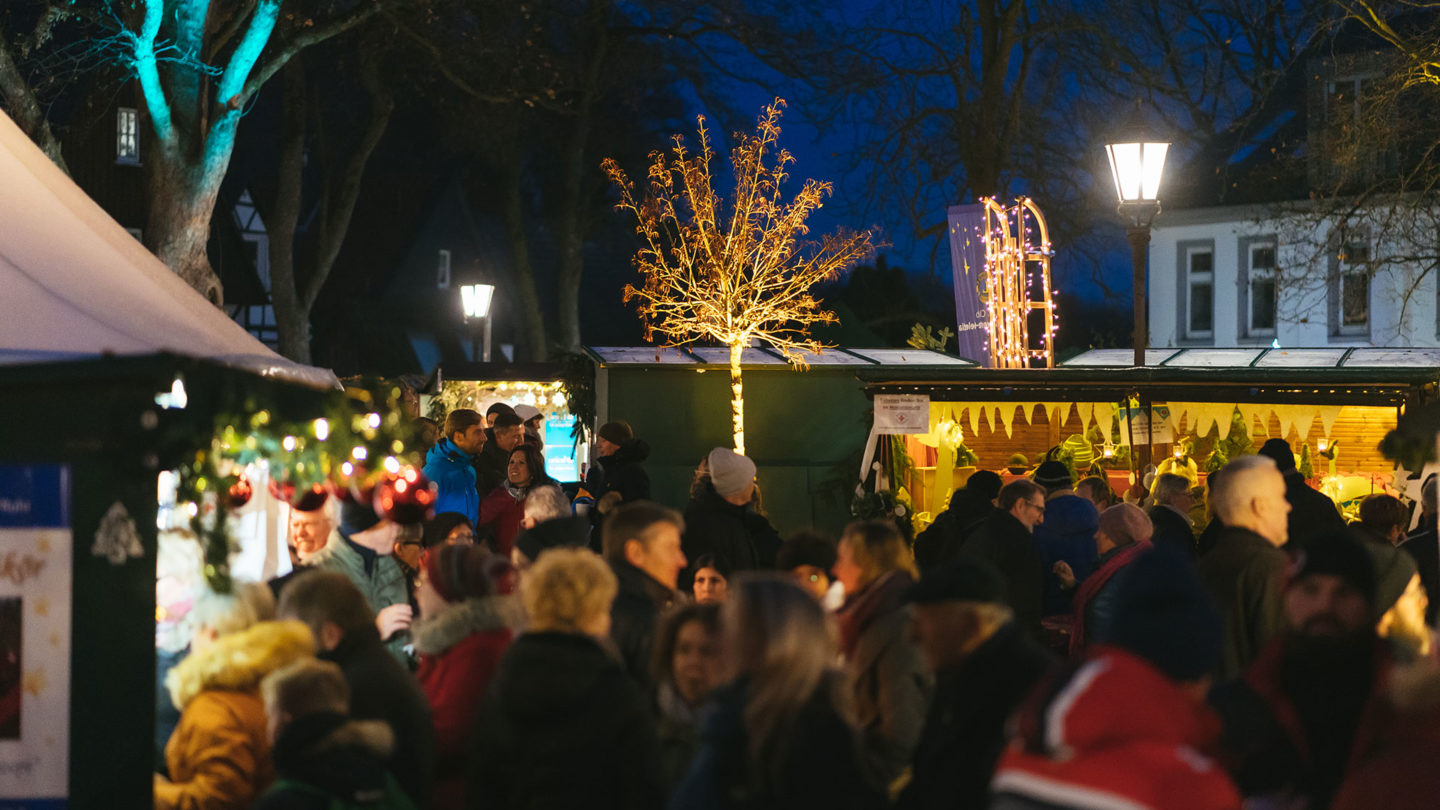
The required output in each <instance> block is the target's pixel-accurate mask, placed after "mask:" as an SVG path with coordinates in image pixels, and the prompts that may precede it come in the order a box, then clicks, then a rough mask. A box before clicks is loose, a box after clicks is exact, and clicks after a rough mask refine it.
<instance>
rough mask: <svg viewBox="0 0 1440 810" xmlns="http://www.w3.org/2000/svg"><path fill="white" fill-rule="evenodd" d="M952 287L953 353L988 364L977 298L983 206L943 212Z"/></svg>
mask: <svg viewBox="0 0 1440 810" xmlns="http://www.w3.org/2000/svg"><path fill="white" fill-rule="evenodd" d="M947 213H948V216H947V219H948V220H949V235H950V265H951V268H952V272H953V274H954V275H953V277H954V282H955V284H954V286H955V324H956V334H955V341H956V347H955V353H956V354H958V355H960V356H961V357H964V358H966V359H967V360H974V361H975V362H977V363H979V364H980V365H982V366H989V365H990V343H989V341H990V331H989V328H990V316H989V314H988V313H987V311H986V308H985V304H984V302H982V301H981V300H980V288H981V286H982V285H983V284H984V277H985V206H983V205H981V204H979V203H976V204H974V205H952V206H951V207H950V210H949V211H948V212H947Z"/></svg>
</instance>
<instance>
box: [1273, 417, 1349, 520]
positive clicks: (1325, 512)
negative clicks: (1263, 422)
mask: <svg viewBox="0 0 1440 810" xmlns="http://www.w3.org/2000/svg"><path fill="white" fill-rule="evenodd" d="M1259 455H1262V456H1266V457H1268V458H1271V459H1274V461H1275V466H1277V467H1279V468H1280V474H1281V475H1283V476H1284V477H1285V500H1287V501H1289V502H1290V523H1289V536H1290V539H1291V540H1302V541H1303V540H1309V539H1310V538H1312V537H1318V536H1319V535H1321V534H1324V533H1325V532H1330V531H1337V530H1339V529H1344V528H1345V519H1344V518H1342V517H1341V516H1340V509H1339V507H1337V506H1336V505H1335V502H1334V501H1332V500H1330V498H1329V496H1327V495H1325V494H1324V493H1322V492H1320V491H1318V490H1316V489H1315V488H1313V487H1311V486H1310V485H1309V484H1307V483H1305V476H1303V475H1301V474H1300V471H1299V470H1297V469H1296V468H1295V453H1294V452H1293V451H1292V450H1291V449H1290V443H1289V442H1287V441H1285V440H1284V439H1269V440H1267V441H1266V442H1265V443H1264V444H1262V445H1260V450H1259Z"/></svg>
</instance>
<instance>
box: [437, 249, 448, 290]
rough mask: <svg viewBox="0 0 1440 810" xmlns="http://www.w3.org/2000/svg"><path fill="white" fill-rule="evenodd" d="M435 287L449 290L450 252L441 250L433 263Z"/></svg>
mask: <svg viewBox="0 0 1440 810" xmlns="http://www.w3.org/2000/svg"><path fill="white" fill-rule="evenodd" d="M435 286H436V287H438V288H440V289H442V290H446V289H449V288H450V251H448V250H441V251H440V255H439V257H438V258H437V259H436V261H435Z"/></svg>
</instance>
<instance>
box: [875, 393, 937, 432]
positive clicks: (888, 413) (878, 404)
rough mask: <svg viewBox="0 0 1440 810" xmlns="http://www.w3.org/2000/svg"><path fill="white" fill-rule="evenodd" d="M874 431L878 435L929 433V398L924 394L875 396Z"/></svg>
mask: <svg viewBox="0 0 1440 810" xmlns="http://www.w3.org/2000/svg"><path fill="white" fill-rule="evenodd" d="M875 430H876V431H877V432H879V433H891V434H894V433H929V432H930V397H929V396H928V395H925V394H876V395H875Z"/></svg>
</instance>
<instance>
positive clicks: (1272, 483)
mask: <svg viewBox="0 0 1440 810" xmlns="http://www.w3.org/2000/svg"><path fill="white" fill-rule="evenodd" d="M1223 473H1224V474H1223V476H1222V477H1221V478H1220V480H1219V482H1218V483H1216V484H1215V486H1214V487H1213V489H1212V491H1211V493H1210V497H1211V499H1212V506H1213V508H1214V510H1215V515H1216V516H1217V517H1218V518H1219V519H1220V522H1221V523H1222V524H1224V528H1223V529H1221V530H1220V531H1219V533H1218V534H1217V535H1216V537H1215V548H1214V549H1212V550H1211V551H1210V552H1209V553H1208V554H1206V555H1205V556H1203V557H1201V558H1200V560H1199V562H1198V563H1197V564H1196V570H1197V572H1198V573H1199V574H1200V581H1201V582H1202V583H1203V584H1204V585H1205V589H1206V590H1207V591H1209V592H1210V595H1211V596H1213V597H1214V598H1215V604H1216V605H1217V606H1218V607H1219V608H1220V617H1221V620H1222V622H1223V625H1224V628H1225V643H1224V646H1223V649H1222V651H1221V656H1220V666H1219V669H1218V670H1217V671H1216V677H1217V679H1220V680H1224V679H1228V678H1233V677H1235V676H1236V675H1239V674H1240V672H1241V671H1242V670H1243V669H1244V668H1245V667H1246V666H1248V665H1249V664H1250V663H1251V662H1252V661H1254V660H1255V657H1256V656H1257V655H1258V654H1259V653H1260V650H1261V649H1262V648H1263V647H1264V646H1265V644H1266V643H1267V642H1268V641H1269V640H1270V639H1271V638H1273V637H1274V636H1275V635H1276V634H1278V633H1279V632H1280V631H1281V630H1282V629H1283V627H1284V617H1283V616H1282V614H1281V596H1282V592H1283V590H1284V586H1285V570H1286V567H1287V564H1288V560H1287V558H1286V556H1285V554H1284V552H1282V551H1280V546H1283V545H1285V541H1286V538H1287V537H1288V516H1289V513H1290V503H1289V501H1287V500H1286V499H1285V479H1284V477H1283V476H1281V474H1280V469H1279V468H1278V467H1277V466H1276V465H1275V462H1274V461H1273V460H1272V459H1270V458H1267V457H1265V456H1241V457H1240V458H1237V459H1235V460H1234V461H1231V462H1230V463H1229V464H1226V465H1225V467H1224V468H1223Z"/></svg>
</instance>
